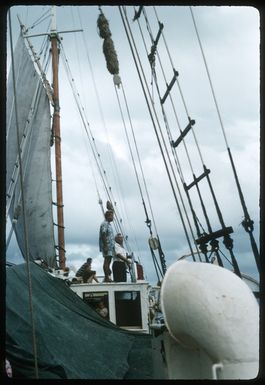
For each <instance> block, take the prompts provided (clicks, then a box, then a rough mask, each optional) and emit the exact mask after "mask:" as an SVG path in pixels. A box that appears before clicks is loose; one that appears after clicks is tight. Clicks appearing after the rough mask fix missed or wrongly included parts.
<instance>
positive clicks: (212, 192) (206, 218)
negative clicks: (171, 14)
mask: <svg viewBox="0 0 265 385" xmlns="http://www.w3.org/2000/svg"><path fill="white" fill-rule="evenodd" d="M156 16H157V13H156ZM162 34H163V32H162ZM163 38H164V35H163ZM152 39H153V38H152V36H151V40H152ZM164 41H165V38H164ZM166 47H167V46H166ZM168 54H169V55H170V52H169V51H168ZM171 63H172V64H173V62H172V59H171ZM161 67H162V65H161ZM173 69H174V67H173ZM162 72H163V71H162ZM163 73H164V72H163ZM183 102H184V99H183ZM185 106H186V104H185ZM185 108H186V107H185ZM188 117H189V116H188ZM191 130H192V133H193V136H194V139H195V143H196V146H197V149H198V152H199V155H200V158H201V161H202V167H203V169H204V171H205V172H206V171H207V169H206V167H205V165H204V162H203V159H202V155H201V151H200V148H199V145H198V142H197V138H196V135H195V132H194V130H193V129H192V127H191ZM193 175H194V173H193ZM206 179H207V182H208V186H209V189H210V192H211V195H212V198H213V202H214V205H215V208H216V211H217V215H218V218H219V221H220V224H221V226H222V228H223V229H224V228H225V224H224V220H223V217H222V213H221V211H220V208H219V205H218V202H217V200H216V197H215V193H214V190H213V187H212V185H211V181H210V177H209V175H208V174H206ZM194 180H196V177H195V175H194ZM196 189H197V192H198V196H199V200H200V202H201V206H202V210H203V213H204V217H205V220H206V223H207V227H208V230H209V232H210V233H211V232H212V228H211V225H210V221H209V218H208V214H207V211H206V207H205V205H204V202H203V199H202V196H201V193H200V190H199V186H198V183H196ZM228 238H230V236H225V237H224V244H225V246H226V247H227V248H228V250H229V252H230V255H231V258H232V261H233V264H234V267H235V271H236V272H237V274H238V275H240V272H239V268H238V265H237V262H236V260H235V257H234V255H233V252H232V247H230V245H231V244H232V242H231V241H228ZM205 256H206V254H205Z"/></svg>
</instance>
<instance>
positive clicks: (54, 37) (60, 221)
mask: <svg viewBox="0 0 265 385" xmlns="http://www.w3.org/2000/svg"><path fill="white" fill-rule="evenodd" d="M50 38H51V51H52V72H53V103H54V114H53V133H54V139H55V167H56V194H57V225H58V248H59V267H60V268H61V269H65V242H64V216H63V188H62V164H61V130H60V104H59V77H58V64H59V50H58V34H57V31H56V15H55V6H52V26H51V34H50Z"/></svg>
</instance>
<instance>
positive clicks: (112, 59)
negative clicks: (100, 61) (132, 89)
mask: <svg viewBox="0 0 265 385" xmlns="http://www.w3.org/2000/svg"><path fill="white" fill-rule="evenodd" d="M97 26H98V29H99V36H100V37H101V38H102V39H104V42H103V53H104V56H105V59H106V65H107V69H108V71H109V72H110V73H111V74H112V75H113V76H114V84H115V85H117V86H119V85H120V83H121V80H120V77H119V76H118V74H119V61H118V58H117V53H116V51H115V47H114V43H113V40H112V38H111V32H110V29H109V22H108V20H107V19H106V17H105V16H104V14H103V13H102V11H101V13H100V15H99V17H98V20H97Z"/></svg>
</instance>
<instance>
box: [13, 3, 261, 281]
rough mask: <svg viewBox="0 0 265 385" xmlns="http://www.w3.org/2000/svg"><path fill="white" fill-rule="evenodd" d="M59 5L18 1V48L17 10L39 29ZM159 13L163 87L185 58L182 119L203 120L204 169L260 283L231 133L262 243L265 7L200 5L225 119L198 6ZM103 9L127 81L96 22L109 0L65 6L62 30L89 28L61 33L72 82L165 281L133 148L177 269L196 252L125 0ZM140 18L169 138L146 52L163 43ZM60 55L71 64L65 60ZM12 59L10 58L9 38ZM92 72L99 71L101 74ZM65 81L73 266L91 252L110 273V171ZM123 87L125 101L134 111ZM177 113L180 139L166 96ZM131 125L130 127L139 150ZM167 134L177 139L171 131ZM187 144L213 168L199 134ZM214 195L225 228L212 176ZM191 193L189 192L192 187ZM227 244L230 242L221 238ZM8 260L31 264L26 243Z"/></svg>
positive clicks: (145, 254)
mask: <svg viewBox="0 0 265 385" xmlns="http://www.w3.org/2000/svg"><path fill="white" fill-rule="evenodd" d="M48 9H49V7H47V6H45V7H44V6H27V7H25V6H19V7H12V8H11V16H12V36H13V41H14V43H13V44H15V42H16V39H17V36H18V33H19V28H18V26H17V14H19V16H20V18H21V20H22V21H23V23H24V24H26V25H27V26H31V25H33V23H34V22H35V21H36V20H38V19H39V17H40V16H41V15H42V14H43V13H44V12H46V11H47V10H48ZM145 10H146V14H147V17H148V22H149V23H150V24H149V25H150V28H151V30H152V34H153V37H154V38H155V37H156V35H157V32H158V24H157V20H156V17H155V12H154V9H153V7H151V6H149V7H145ZM155 10H156V13H157V15H158V19H159V20H160V22H161V23H163V25H164V28H163V38H164V39H165V42H166V46H165V44H164V40H163V39H162V38H161V39H160V40H159V44H158V54H157V56H156V64H155V65H156V67H155V68H156V71H157V76H158V81H159V87H160V89H161V94H164V92H165V89H166V84H165V82H164V81H163V79H162V75H163V74H162V72H161V70H160V67H159V64H160V63H159V62H160V59H161V62H163V64H162V65H163V71H164V74H165V77H166V81H167V83H168V84H169V83H170V82H171V79H172V76H173V72H172V67H171V62H173V63H174V68H175V69H176V70H177V71H178V73H179V76H178V85H177V83H175V85H174V87H173V88H172V99H173V100H174V105H175V108H176V112H177V117H178V122H179V124H180V127H181V129H182V130H183V129H184V128H185V127H186V125H187V116H186V115H187V114H186V112H187V111H188V115H189V116H190V117H191V119H194V120H195V122H196V123H195V125H194V130H195V133H196V139H197V140H198V143H199V146H200V147H199V148H200V153H201V157H202V159H203V161H204V164H205V165H206V166H207V167H208V168H209V169H210V170H211V174H210V176H211V181H212V183H213V185H214V188H215V193H216V197H217V200H218V203H219V204H220V208H221V211H222V214H223V217H224V221H225V224H226V225H227V226H232V227H233V229H234V233H233V234H232V238H233V239H234V254H235V255H236V258H237V261H238V264H239V267H240V269H241V270H242V271H243V272H245V273H247V274H250V275H252V276H254V278H256V279H258V274H257V270H256V267H255V261H254V257H253V254H252V252H251V247H250V242H249V238H248V235H247V234H246V233H245V231H244V230H243V228H242V225H241V222H242V219H243V211H242V207H241V205H240V202H239V198H238V193H237V190H236V188H235V183H234V177H233V174H232V171H231V166H230V163H229V158H228V153H227V149H226V142H225V139H224V135H223V133H222V127H223V129H224V131H225V135H226V140H227V143H228V145H229V148H230V149H231V151H232V155H233V159H234V163H235V166H236V170H237V173H238V177H239V181H240V184H241V188H242V191H243V194H244V197H245V201H246V205H247V208H248V211H249V215H250V217H251V218H252V219H253V220H254V224H255V232H254V235H255V238H256V242H257V244H258V246H259V220H260V219H259V214H260V212H259V188H260V181H259V177H260V176H259V160H260V148H259V146H260V142H259V139H260V105H259V96H260V95H259V40H260V37H259V13H258V10H257V9H255V8H253V7H243V6H232V7H231V6H198V7H192V12H193V15H194V18H195V20H196V26H197V31H198V33H199V38H200V42H201V45H202V47H203V53H204V57H205V60H206V63H207V69H208V72H209V73H210V76H211V83H212V86H213V90H214V96H215V99H216V101H217V105H218V110H219V114H220V117H221V122H222V125H221V124H220V119H219V116H218V113H217V110H216V105H215V103H214V99H213V95H212V92H211V87H210V83H209V79H208V77H207V72H206V69H205V64H204V61H203V57H202V54H201V51H200V46H199V43H198V39H197V36H196V32H195V28H194V25H193V21H192V17H191V10H190V8H189V7H187V6H158V7H156V8H155ZM102 11H103V12H104V14H105V16H106V18H107V19H108V21H109V26H110V30H111V33H112V39H113V42H114V46H115V50H116V52H117V56H118V61H119V75H120V77H121V80H122V88H121V87H120V88H119V89H117V88H116V89H115V86H114V85H113V77H112V75H111V74H110V73H109V72H108V71H107V68H106V63H105V58H104V55H103V52H102V43H103V40H102V39H101V38H100V36H99V34H98V31H97V24H96V23H97V18H98V15H99V9H98V7H97V6H82V7H77V6H73V7H69V6H60V7H57V11H56V15H57V30H58V31H59V32H60V31H65V30H68V31H69V30H74V29H83V32H82V33H81V32H75V33H74V32H72V33H61V34H60V36H61V37H62V38H63V40H62V45H63V51H64V52H65V56H66V58H67V60H68V63H69V68H70V69H71V73H72V75H71V78H73V79H74V81H72V84H75V87H76V88H77V90H78V93H79V96H78V99H79V98H80V101H81V106H82V108H83V110H84V111H85V116H86V119H87V121H88V122H89V127H88V129H89V135H90V133H91V134H92V136H93V138H94V142H95V144H96V149H97V152H98V153H99V154H100V159H101V162H102V165H103V169H104V170H105V175H106V176H107V185H108V186H109V187H111V192H112V194H113V198H114V201H115V202H116V203H117V204H116V206H115V210H116V214H117V216H118V218H119V219H120V220H122V225H123V228H124V231H125V235H127V236H128V242H129V246H130V248H131V250H132V251H133V252H134V256H135V258H136V259H137V260H138V259H139V261H140V262H141V263H142V265H143V267H144V272H145V277H146V279H148V280H149V281H150V282H152V283H155V282H156V281H157V277H156V274H155V269H154V267H153V262H152V256H151V253H150V250H149V246H148V239H149V236H150V233H149V229H148V227H147V226H146V223H145V220H146V215H145V211H144V207H143V203H142V196H141V192H140V190H139V186H138V183H137V178H136V175H135V171H134V167H133V165H134V163H133V160H132V157H131V151H132V153H133V159H134V161H135V165H136V166H135V167H136V168H137V171H138V174H137V175H138V178H139V180H140V185H141V190H142V193H143V196H144V201H145V204H146V206H147V210H148V212H149V217H150V218H151V213H150V207H149V205H148V198H147V195H146V192H145V188H144V187H145V185H146V186H147V190H148V197H149V199H150V202H151V208H152V213H153V215H152V230H153V234H154V235H156V234H158V235H159V238H160V241H161V246H162V249H163V252H164V255H165V258H166V265H167V266H170V265H171V264H172V263H173V262H175V261H176V260H177V259H178V258H180V257H181V256H183V255H186V254H189V252H190V251H189V247H188V244H187V241H186V238H185V233H184V231H183V227H182V225H181V218H180V214H179V211H178V209H177V204H176V201H175V199H174V195H173V193H172V189H171V186H170V183H169V180H168V177H167V174H166V169H165V165H164V163H163V159H162V155H161V151H160V148H159V145H158V142H157V139H156V135H155V132H154V128H153V124H152V121H151V119H150V115H149V112H148V109H147V106H146V103H145V99H144V95H143V91H142V89H141V86H140V82H139V78H138V76H137V71H136V69H135V66H134V63H133V61H132V58H131V53H130V49H129V46H128V42H127V38H126V35H125V32H124V28H123V25H122V21H121V17H120V13H119V10H118V8H117V7H114V6H103V7H102ZM127 15H128V19H129V20H130V21H131V20H132V19H133V16H134V9H133V7H127ZM47 20H48V19H46V20H45V21H44V22H43V23H40V24H38V25H37V26H36V27H35V28H34V29H33V28H32V29H30V32H29V34H38V33H41V32H43V31H45V32H46V31H47ZM140 25H141V29H142V31H143V35H144V37H145V40H144V41H145V45H144V43H143V41H142V39H141V35H140V33H139V26H138V24H137V23H133V25H132V26H131V28H132V31H133V34H134V36H135V39H136V41H137V44H138V46H137V50H138V52H139V53H141V58H142V62H141V63H142V66H143V68H144V70H145V76H146V82H147V84H148V87H149V91H150V95H153V103H154V106H155V108H156V111H157V116H158V119H159V122H160V126H161V127H162V131H163V132H164V133H166V130H165V124H164V121H163V116H162V114H161V108H160V103H159V100H158V98H157V96H156V86H155V82H154V79H152V73H151V71H150V65H149V63H148V62H147V59H146V52H145V46H146V47H147V51H148V53H149V52H150V48H151V42H150V37H149V36H148V34H147V33H146V24H145V20H144V18H143V17H141V19H140ZM31 41H32V43H33V44H34V45H35V44H36V47H37V48H36V50H37V52H38V50H39V47H40V43H39V38H36V37H35V38H34V37H33V38H32V39H31ZM84 44H85V45H84ZM79 48H80V49H79ZM78 49H79V50H78ZM167 49H168V51H169V53H170V57H169V56H168V52H167ZM60 60H61V64H63V60H62V58H61V59H60ZM7 65H8V66H9V65H10V44H9V36H8V35H7ZM91 68H92V71H93V72H91ZM59 82H60V108H61V110H60V116H61V136H62V160H63V163H62V170H63V200H64V225H65V241H66V245H65V246H66V247H65V248H66V264H67V266H69V267H70V269H71V272H72V274H73V273H74V271H75V270H76V269H78V267H79V266H80V265H81V264H82V263H83V262H84V261H85V260H86V258H87V257H92V258H93V268H94V269H95V270H96V271H97V274H98V275H99V276H100V275H102V274H103V271H102V262H103V261H102V257H101V254H100V252H99V249H98V231H99V226H100V223H101V222H102V221H103V214H102V209H101V206H100V205H99V203H98V201H99V198H100V199H102V201H103V205H104V209H105V207H106V206H105V203H106V201H107V199H108V198H107V197H106V194H105V191H104V188H103V184H102V181H101V179H100V178H99V176H98V170H97V168H96V166H95V161H94V159H93V156H92V155H91V147H90V143H89V140H88V137H87V135H86V132H85V130H84V127H83V125H82V122H81V119H80V115H79V113H78V110H77V108H76V105H75V101H74V99H73V95H72V90H71V87H70V85H69V82H68V78H67V74H66V71H65V67H64V66H63V65H62V68H61V69H60V80H59ZM179 90H181V94H182V96H183V99H184V101H185V104H184V106H183V103H182V99H181V97H180V94H179V92H178V91H179ZM123 91H124V93H123ZM117 94H118V96H119V102H120V103H121V106H122V115H121V112H120V109H119V104H118V99H117ZM124 94H125V95H126V103H127V105H128V109H129V116H128V114H127V109H126V104H125V101H124V98H123V95H124ZM165 111H166V116H167V121H168V124H169V127H170V131H171V133H172V138H173V139H174V140H176V139H177V137H178V136H179V131H178V125H177V123H176V120H174V114H173V110H172V108H171V106H170V103H169V100H167V101H166V103H165ZM123 121H125V124H126V130H127V136H128V138H129V143H130V144H131V151H130V148H129V146H128V141H127V137H126V131H125V129H124V124H123ZM132 128H133V131H132ZM132 132H133V133H132ZM190 134H191V133H190ZM133 135H134V136H133ZM134 138H135V140H136V143H137V150H138V153H139V155H140V160H141V167H142V170H143V174H144V180H143V179H142V175H141V172H140V171H141V168H140V166H139V163H138V158H137V152H136V150H135V147H134ZM165 138H166V140H168V138H167V137H165ZM185 143H186V145H187V147H188V148H189V156H190V160H191V162H192V165H193V166H192V167H193V168H192V170H193V171H194V172H195V175H197V176H198V175H200V173H201V172H202V171H201V162H200V156H199V155H198V151H197V149H196V142H195V140H194V137H193V136H192V135H189V136H187V138H185ZM167 148H169V146H168V147H167ZM177 156H178V159H179V161H180V164H181V168H182V171H183V175H185V177H184V179H185V181H186V183H187V184H189V183H190V182H191V177H192V172H191V168H190V167H189V162H187V156H186V153H185V148H184V146H183V145H182V146H179V147H178V151H177ZM176 175H177V178H178V183H179V186H180V189H182V186H181V183H180V179H179V175H178V173H177V171H176ZM194 191H195V190H193V191H192V193H191V194H192V197H194V201H195V203H194V205H195V206H194V207H196V209H197V210H198V211H196V213H198V215H199V218H200V220H201V222H202V224H203V218H202V213H201V212H200V208H199V204H198V199H197V196H196V194H195V192H194ZM202 191H203V193H205V197H206V198H205V199H206V200H205V202H206V206H207V210H209V214H210V215H211V217H212V218H213V219H212V220H213V228H214V230H218V229H219V228H220V225H219V224H218V223H217V219H216V214H215V213H214V210H213V208H212V204H211V197H210V196H209V193H208V188H207V186H205V184H204V182H203V183H202ZM98 193H99V194H98ZM181 193H182V194H184V193H183V190H181ZM207 194H208V195H207ZM177 196H178V202H180V197H179V195H178V192H177ZM184 200H185V197H184ZM190 218H191V217H190ZM9 228H10V225H9V224H7V235H8V231H9ZM221 243H222V240H221V239H220V244H221ZM156 255H157V254H156ZM157 258H158V256H157ZM7 260H8V261H11V262H16V263H17V262H19V261H20V257H19V251H18V248H17V246H16V242H15V239H14V238H12V242H11V244H10V246H9V248H8V250H7Z"/></svg>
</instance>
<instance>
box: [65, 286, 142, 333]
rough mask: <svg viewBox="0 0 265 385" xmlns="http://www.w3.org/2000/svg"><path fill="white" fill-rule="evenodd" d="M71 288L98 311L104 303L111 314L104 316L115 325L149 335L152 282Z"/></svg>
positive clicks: (106, 312)
mask: <svg viewBox="0 0 265 385" xmlns="http://www.w3.org/2000/svg"><path fill="white" fill-rule="evenodd" d="M70 287H71V289H72V290H73V291H74V292H75V293H76V294H77V295H78V296H79V297H81V298H82V299H83V301H84V302H85V303H87V305H89V306H91V307H92V308H93V309H94V310H98V308H99V304H100V302H101V305H102V303H103V304H104V308H105V309H107V311H105V313H103V314H104V315H102V316H103V317H104V318H106V319H108V320H109V321H111V322H113V323H114V324H115V325H117V326H120V327H121V328H123V329H126V330H131V331H137V332H140V333H149V322H148V314H149V299H148V290H149V284H148V282H146V281H144V280H141V281H136V282H111V283H75V284H72V285H71V286H70ZM102 307H103V305H102Z"/></svg>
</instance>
